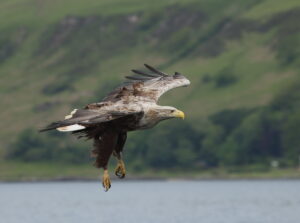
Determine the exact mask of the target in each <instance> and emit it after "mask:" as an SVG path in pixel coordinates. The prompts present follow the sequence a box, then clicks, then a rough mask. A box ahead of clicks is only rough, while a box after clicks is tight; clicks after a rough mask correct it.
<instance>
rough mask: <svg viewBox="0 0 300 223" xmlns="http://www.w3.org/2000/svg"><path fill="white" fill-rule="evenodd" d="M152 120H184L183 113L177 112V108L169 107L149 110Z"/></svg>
mask: <svg viewBox="0 0 300 223" xmlns="http://www.w3.org/2000/svg"><path fill="white" fill-rule="evenodd" d="M150 113H152V114H153V116H154V117H153V118H155V119H158V120H159V121H162V120H165V119H170V118H182V119H184V116H185V115H184V112H183V111H180V110H178V109H177V108H174V107H171V106H157V107H155V108H152V109H151V112H150Z"/></svg>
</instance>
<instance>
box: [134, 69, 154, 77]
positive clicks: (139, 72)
mask: <svg viewBox="0 0 300 223" xmlns="http://www.w3.org/2000/svg"><path fill="white" fill-rule="evenodd" d="M131 71H132V72H133V73H136V74H140V75H143V76H146V77H159V76H160V75H157V74H147V73H144V72H142V71H139V70H131Z"/></svg>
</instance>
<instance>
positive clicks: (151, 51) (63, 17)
mask: <svg viewBox="0 0 300 223" xmlns="http://www.w3.org/2000/svg"><path fill="white" fill-rule="evenodd" d="M0 12H1V13H0V18H1V19H0V30H1V36H0V76H1V82H0V92H1V100H0V106H1V110H0V112H1V122H2V128H1V132H0V146H1V149H0V156H1V157H2V158H1V159H2V160H12V161H15V160H17V161H19V162H20V161H21V162H29V161H30V162H54V163H55V162H67V163H70V164H74V163H75V164H76V163H87V162H89V157H88V155H89V153H88V149H87V148H88V147H90V143H86V142H78V141H76V140H75V139H74V138H73V137H70V136H66V135H62V134H59V133H49V134H44V135H41V134H38V133H37V130H38V129H39V128H40V127H42V126H44V125H45V124H47V123H48V122H51V121H54V120H56V119H61V118H62V117H64V116H65V114H66V113H68V112H69V111H70V110H71V109H73V108H76V107H83V106H84V105H85V104H88V103H91V102H95V101H100V100H101V98H102V97H103V96H104V95H105V94H106V93H108V92H109V91H110V90H111V89H112V88H114V87H115V86H117V85H118V84H120V83H121V82H122V81H123V76H125V75H128V74H129V72H130V70H131V69H132V68H142V64H143V63H148V64H151V65H153V66H155V67H158V68H160V69H163V70H164V71H165V72H170V73H173V72H174V71H179V72H181V73H183V74H184V75H185V76H187V77H188V78H189V79H190V80H191V82H192V85H191V86H190V87H189V88H182V89H177V90H175V91H172V92H169V93H167V94H166V95H165V96H164V97H162V99H161V101H160V104H166V105H173V106H175V107H177V108H179V109H181V110H184V111H185V112H186V115H187V121H185V122H182V121H175V120H174V121H168V122H166V123H164V124H161V125H159V126H158V127H156V129H155V130H154V129H153V130H148V131H145V132H136V133H132V134H131V135H130V137H129V142H128V144H127V146H126V159H127V160H128V161H129V165H131V168H132V169H134V170H136V171H139V170H142V169H143V168H171V169H182V168H193V169H201V168H207V167H218V166H241V165H259V166H260V167H261V166H262V167H263V168H267V166H269V163H270V161H272V160H274V159H276V160H280V163H281V165H282V166H295V165H297V163H298V156H299V155H300V141H299V139H298V136H299V133H300V129H299V127H298V126H300V125H299V124H300V119H299V112H298V110H299V107H300V103H299V101H300V90H299V89H300V88H299V84H300V80H299V67H300V47H299V46H300V23H299V21H300V2H299V1H296V0H286V1H279V0H255V1H253V0H244V1H241V0H228V1H219V0H201V1H195V0H186V1H179V0H172V1H157V0H153V1H151V2H149V1H137V0H126V1H121V0H113V1H111V0H110V1H108V0H86V1H79V0H75V1H74V0H72V1H71V0H64V1H33V0H25V1H24V0H10V1H8V0H4V1H1V3H0Z"/></svg>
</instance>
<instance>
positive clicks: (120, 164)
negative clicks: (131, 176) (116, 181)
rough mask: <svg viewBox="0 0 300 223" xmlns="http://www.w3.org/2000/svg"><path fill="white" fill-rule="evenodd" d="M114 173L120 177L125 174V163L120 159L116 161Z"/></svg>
mask: <svg viewBox="0 0 300 223" xmlns="http://www.w3.org/2000/svg"><path fill="white" fill-rule="evenodd" d="M115 175H116V176H117V177H119V178H121V179H122V178H124V177H125V175H126V169H125V164H124V162H123V161H122V160H121V161H119V162H118V165H117V167H116V170H115Z"/></svg>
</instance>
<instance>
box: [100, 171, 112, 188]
mask: <svg viewBox="0 0 300 223" xmlns="http://www.w3.org/2000/svg"><path fill="white" fill-rule="evenodd" d="M102 185H103V187H104V190H105V191H108V190H109V188H110V187H111V183H110V178H109V174H108V170H107V167H104V173H103V177H102Z"/></svg>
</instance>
